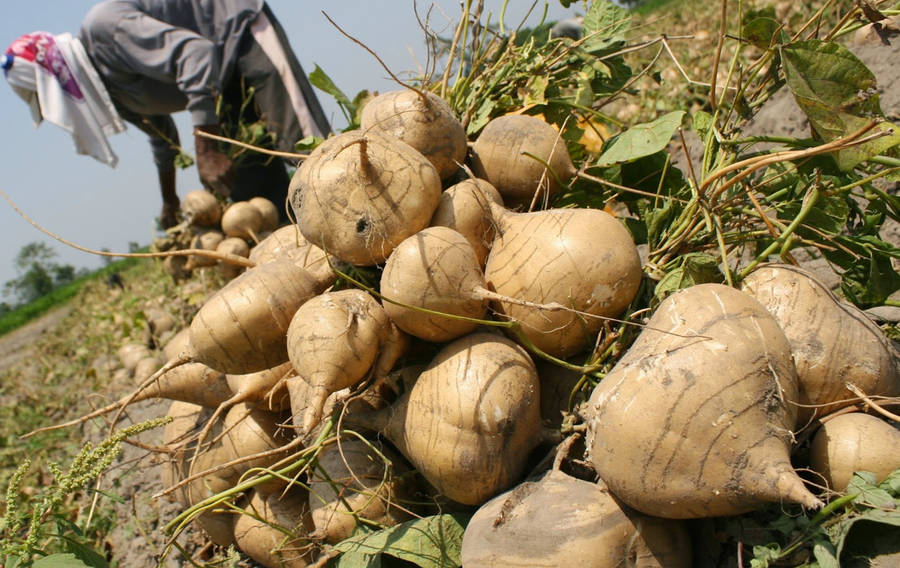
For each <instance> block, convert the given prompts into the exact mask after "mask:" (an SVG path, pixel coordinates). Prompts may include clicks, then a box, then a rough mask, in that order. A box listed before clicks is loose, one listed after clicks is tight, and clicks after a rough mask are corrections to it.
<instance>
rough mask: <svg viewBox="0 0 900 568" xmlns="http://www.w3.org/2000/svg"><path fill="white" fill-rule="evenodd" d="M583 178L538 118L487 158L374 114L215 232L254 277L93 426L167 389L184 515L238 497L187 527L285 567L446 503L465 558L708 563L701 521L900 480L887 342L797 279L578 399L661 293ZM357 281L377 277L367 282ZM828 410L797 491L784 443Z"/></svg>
mask: <svg viewBox="0 0 900 568" xmlns="http://www.w3.org/2000/svg"><path fill="white" fill-rule="evenodd" d="M575 174H576V172H575V168H574V167H573V165H572V161H571V159H570V158H569V155H568V153H567V150H566V146H565V144H564V143H563V141H562V140H561V139H560V136H559V133H558V131H557V130H556V128H555V127H553V126H551V125H549V124H547V123H546V122H544V121H542V120H540V119H539V118H536V117H532V116H527V115H507V116H503V117H499V118H496V119H494V120H493V121H491V122H490V123H489V124H488V125H487V126H486V127H485V128H484V129H483V131H482V132H481V133H480V134H479V136H478V137H477V139H476V140H475V141H474V142H473V143H472V144H471V145H470V144H469V142H468V141H467V139H466V135H465V132H464V131H463V128H462V126H461V125H460V123H459V121H458V120H457V119H456V117H454V116H453V113H452V112H451V111H450V109H449V107H448V106H447V105H446V104H445V103H444V101H442V100H441V99H440V98H438V97H436V96H435V95H433V94H430V93H427V92H419V91H416V90H412V89H405V90H400V91H396V92H390V93H386V94H382V95H380V96H378V97H376V98H375V99H373V100H372V101H371V102H369V103H367V105H366V107H365V108H364V110H363V114H362V127H361V128H360V129H359V130H354V131H349V132H344V133H342V134H339V135H336V136H333V137H331V138H329V139H328V140H326V141H325V142H324V143H323V144H321V145H320V146H319V147H318V148H317V149H316V150H315V151H313V152H312V153H311V154H310V155H309V156H308V158H306V159H305V160H304V161H303V162H302V164H301V165H300V167H299V168H298V169H297V171H296V173H295V175H294V177H293V180H292V184H291V188H290V207H291V209H292V213H293V217H294V218H295V219H296V224H292V225H289V226H286V227H282V228H279V229H277V230H274V231H272V230H271V228H270V227H265V228H261V227H260V226H259V225H256V226H254V227H253V228H251V229H249V230H246V229H233V228H229V229H228V230H226V231H224V233H225V234H226V235H229V237H231V238H236V239H238V240H240V241H242V242H246V241H247V240H248V237H249V240H250V242H251V243H252V244H253V245H254V246H252V248H250V247H249V246H248V247H247V248H248V249H249V250H248V251H247V252H246V253H245V254H244V253H240V252H239V251H237V250H236V249H232V250H231V252H232V254H242V255H243V256H246V257H247V258H248V260H249V261H250V262H249V263H248V264H252V267H250V268H246V269H244V268H243V267H235V268H234V269H233V273H231V274H230V276H229V277H230V278H233V279H231V280H229V281H228V283H227V284H226V285H224V286H223V287H222V288H221V289H220V290H219V291H218V292H217V293H216V294H215V295H213V296H212V297H211V298H210V299H209V300H208V301H207V302H206V303H205V304H204V305H203V307H202V308H201V309H200V310H199V312H198V313H197V315H196V317H194V319H193V321H192V323H191V324H190V327H189V329H186V330H184V331H183V332H182V333H179V334H177V335H176V336H175V337H174V338H173V339H172V340H171V341H170V342H169V343H168V344H167V345H166V348H165V352H166V354H167V357H168V363H167V364H166V365H165V366H163V367H162V368H161V369H160V370H159V371H158V372H156V373H154V374H153V375H151V376H150V378H149V379H147V380H146V381H145V382H144V384H143V385H142V387H141V390H140V391H139V392H140V394H136V395H132V396H129V397H127V398H125V399H123V400H122V401H119V402H118V403H116V404H114V405H111V406H110V407H108V408H106V409H101V411H98V413H100V412H109V411H112V410H121V408H122V407H123V406H124V405H125V404H127V403H129V402H131V401H133V400H136V399H138V398H147V397H162V398H168V399H172V400H173V401H174V402H173V403H172V405H171V408H170V410H169V415H170V416H172V417H173V421H172V422H171V423H170V424H169V425H168V426H167V427H166V432H165V438H166V440H165V442H166V444H167V447H168V448H169V450H170V453H169V455H170V456H171V460H170V461H169V463H168V464H167V468H166V471H165V481H166V484H167V486H168V487H170V488H171V491H169V492H168V493H170V494H172V495H174V496H175V497H176V498H178V499H179V500H181V502H183V503H184V505H185V506H187V507H190V506H194V505H196V504H197V503H200V502H202V501H203V500H204V499H208V498H209V497H211V496H213V495H216V494H221V493H223V492H228V491H229V490H232V491H233V490H234V488H235V487H238V488H239V490H238V491H233V499H232V500H231V501H230V503H231V506H228V507H225V506H223V507H217V508H211V509H206V510H203V511H202V512H200V514H199V515H197V516H196V518H195V519H194V521H195V522H196V523H197V524H199V525H200V526H201V527H202V528H203V529H204V530H205V531H206V533H207V534H208V535H209V538H210V539H211V540H212V541H213V542H215V543H216V544H219V545H222V546H227V545H231V544H236V546H237V547H238V548H239V549H240V550H242V551H243V552H244V553H246V554H247V555H249V556H250V557H252V558H254V559H255V560H256V561H257V562H259V563H260V564H262V565H264V566H267V567H269V566H291V567H294V566H306V565H307V564H311V563H314V562H316V561H317V559H319V560H321V559H323V558H327V557H328V555H329V545H333V544H335V543H338V542H340V541H341V540H343V539H345V538H347V537H349V536H350V535H352V534H353V533H354V530H355V529H356V527H357V526H367V527H370V528H372V527H375V528H377V527H383V526H390V525H393V524H396V523H399V522H403V521H405V520H408V519H410V518H412V517H414V516H415V515H421V514H428V511H435V510H441V511H454V510H462V511H466V512H473V513H474V516H473V517H472V519H471V521H470V522H469V524H468V528H467V529H466V532H465V536H464V538H463V542H462V562H463V565H465V566H466V567H467V568H469V567H477V566H524V565H536V564H539V565H542V566H563V565H565V566H572V565H574V566H578V565H585V566H619V565H636V566H691V565H692V560H691V558H692V551H691V545H690V538H689V535H688V534H687V531H686V529H685V527H684V526H683V523H682V520H683V519H691V518H702V517H712V516H729V515H738V514H743V513H746V512H748V511H753V510H755V509H758V508H760V507H763V506H764V505H766V504H768V503H779V502H780V503H795V504H799V505H802V506H803V507H805V508H808V509H817V508H820V507H822V506H823V500H826V499H827V498H828V497H829V496H830V495H833V493H831V492H840V491H842V490H843V489H845V488H846V485H847V483H848V480H849V477H850V475H851V474H852V472H854V471H858V470H866V471H871V472H874V473H876V474H877V475H878V476H879V477H883V476H885V475H887V474H888V473H889V472H891V471H893V470H894V469H896V468H898V467H900V452H897V451H896V450H897V448H898V447H900V431H898V430H897V429H896V428H895V427H893V426H892V425H891V424H890V423H889V422H888V421H886V420H884V419H883V418H882V417H880V416H878V415H874V414H868V413H863V412H853V413H849V412H846V410H847V408H848V407H850V406H851V405H852V404H853V403H855V402H856V401H857V400H858V399H857V398H855V395H853V393H851V392H850V391H849V390H848V385H851V386H852V387H853V388H856V389H858V390H859V391H861V392H863V393H865V394H866V395H868V396H870V397H876V396H897V395H900V369H898V361H897V354H896V352H895V349H894V346H893V345H892V343H891V342H890V341H889V340H888V339H887V338H886V337H885V336H884V334H883V333H882V331H881V330H880V329H879V328H878V327H877V326H876V325H874V324H873V323H872V322H871V321H870V320H869V319H868V318H867V317H866V316H865V315H864V314H863V313H862V312H861V311H859V310H858V309H857V308H855V307H854V306H852V305H849V304H848V303H845V302H843V301H841V300H840V299H838V298H837V297H836V296H835V295H833V294H832V293H831V292H830V291H829V290H828V289H827V288H826V287H824V286H823V285H822V284H821V283H820V282H818V281H817V280H816V279H815V278H814V277H813V276H811V275H810V274H808V273H806V272H805V271H804V270H802V269H800V268H797V267H794V266H788V265H764V266H761V267H760V268H758V269H757V270H755V271H754V272H753V273H751V274H750V275H749V277H747V278H746V279H744V280H743V281H742V282H741V283H740V286H739V287H729V286H726V285H723V284H701V285H696V286H692V287H690V288H686V289H684V290H680V291H678V292H675V293H672V294H671V295H670V296H668V297H667V298H666V299H665V300H664V301H662V303H661V304H660V305H659V306H658V307H656V308H655V309H654V310H653V311H652V314H650V315H646V314H645V318H644V319H641V320H634V325H636V326H639V327H640V332H639V335H638V337H637V339H636V340H635V342H634V343H633V345H632V346H631V347H630V348H629V349H628V350H627V352H626V353H624V354H623V355H621V358H620V359H619V360H618V362H617V363H616V364H615V366H614V367H613V368H612V369H611V370H610V371H609V372H608V373H607V374H606V375H605V376H604V377H603V378H602V380H600V382H599V383H598V385H597V387H596V388H595V389H594V391H593V393H592V394H591V396H590V398H589V400H587V402H586V403H584V404H582V405H581V406H580V407H578V408H576V409H570V408H569V394H570V392H571V390H572V388H573V387H574V385H575V384H576V383H577V382H578V380H579V379H580V377H581V375H582V374H583V373H584V372H585V371H584V369H581V368H579V367H578V366H577V365H570V364H567V363H565V361H567V360H572V359H573V357H578V356H581V357H582V359H584V355H583V354H584V353H590V352H591V350H593V349H595V348H596V347H597V346H596V342H597V339H598V335H599V334H600V332H601V330H602V329H603V326H604V322H607V321H609V319H610V318H619V317H621V316H622V315H623V313H624V312H625V311H626V309H627V308H628V307H629V305H630V304H631V303H632V301H633V300H634V299H635V296H636V294H638V291H639V288H640V286H641V282H642V279H644V278H645V276H644V274H643V271H642V266H641V259H640V255H639V253H638V249H637V247H636V246H635V244H634V241H633V240H632V238H631V235H630V234H629V232H628V230H627V229H626V228H625V225H624V224H623V223H621V222H620V221H619V220H617V219H616V218H615V217H613V216H612V215H610V214H609V213H607V212H605V211H602V210H597V209H586V208H566V209H546V208H545V209H542V208H541V207H542V204H544V203H547V202H548V200H549V199H551V198H552V197H553V195H554V194H555V193H556V192H557V191H559V188H560V187H562V186H564V185H565V184H566V183H568V182H569V180H571V178H572V177H573V176H574V175H575ZM198 199H199V197H198ZM186 202H188V203H190V204H191V205H190V207H194V206H195V205H193V203H194V198H191V199H190V200H186ZM213 202H215V200H213ZM232 207H234V206H232ZM526 211H530V212H526ZM200 215H201V212H200V210H199V207H198V208H197V209H196V210H192V212H191V216H192V217H197V218H199V216H200ZM251 216H253V215H251ZM221 221H222V225H223V227H224V226H225V224H226V223H225V219H221ZM213 222H218V219H217V220H216V221H213ZM240 231H244V232H240ZM264 235H267V236H264ZM226 240H227V239H223V240H222V242H223V243H224V242H226ZM257 241H258V242H257ZM194 262H197V261H196V260H195V261H194ZM354 267H358V268H364V267H376V273H377V274H378V275H379V277H380V282H379V283H378V284H377V286H373V287H371V288H369V287H364V286H363V285H362V284H360V283H358V282H355V281H352V282H353V283H352V284H351V285H348V284H347V282H348V281H350V280H349V276H347V274H350V273H352V269H353V268H354ZM238 273H239V274H238ZM339 283H340V284H341V285H339V286H336V284H339ZM376 290H377V291H376ZM560 393H561V394H562V396H559V394H560ZM563 415H566V416H567V417H568V419H569V421H570V424H569V427H568V430H567V433H569V435H568V436H566V437H565V439H564V440H563V436H562V435H561V432H562V429H561V426H560V423H561V421H562V417H563ZM829 415H833V419H827V420H826V419H824V417H826V416H829ZM814 419H816V420H817V421H818V422H816V423H817V424H818V423H819V422H821V423H822V424H823V426H822V427H821V428H820V429H819V431H818V432H817V433H816V434H815V437H814V440H813V442H812V451H811V458H810V463H809V464H808V466H809V468H810V469H811V470H812V471H813V472H814V474H812V475H808V476H807V482H806V483H805V482H804V480H803V479H801V477H800V476H799V475H798V473H797V472H796V471H795V469H794V465H793V464H792V462H791V452H792V447H793V445H794V444H795V443H796V440H795V433H796V432H797V431H798V430H799V429H801V428H804V427H806V426H807V425H808V424H810V423H812V422H813V420H814ZM572 422H574V425H573V424H572ZM312 454H314V457H313V458H312V459H309V461H308V463H307V465H305V466H304V467H302V468H295V469H293V470H290V467H289V464H290V463H292V461H291V460H295V461H296V460H298V459H300V458H298V456H301V457H302V458H304V459H305V458H306V457H308V456H310V455H312ZM804 465H806V464H804ZM285 467H288V470H290V473H289V474H279V475H272V473H271V472H273V471H287V470H284V469H283V468H285ZM809 479H813V482H812V483H810V482H809Z"/></svg>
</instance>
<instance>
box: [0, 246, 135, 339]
mask: <svg viewBox="0 0 900 568" xmlns="http://www.w3.org/2000/svg"><path fill="white" fill-rule="evenodd" d="M138 260H139V259H137V258H126V259H123V260H117V261H115V262H111V263H110V264H108V265H107V266H104V267H103V268H100V269H99V270H96V271H94V272H92V273H90V274H87V275H85V276H82V277H80V278H76V279H75V280H74V281H72V282H71V283H69V284H67V285H65V286H62V287H61V288H57V289H56V290H53V291H52V292H50V293H49V294H47V295H46V296H41V297H40V298H38V299H37V300H35V301H33V302H31V303H29V304H25V305H24V306H19V307H18V308H16V309H14V310H12V311H11V312H9V313H7V314H4V315H2V316H0V335H4V334H6V333H9V332H10V331H13V330H15V329H18V328H20V327H22V326H23V325H25V324H26V323H28V322H30V321H32V320H34V319H36V318H38V317H40V316H42V315H44V314H45V313H47V312H49V311H50V310H52V309H54V308H57V307H59V306H61V305H63V304H65V303H66V302H68V301H69V300H71V299H72V298H73V297H74V296H75V295H76V294H78V292H79V291H80V290H81V289H82V288H83V287H84V285H85V284H86V283H87V282H93V281H96V280H100V279H105V278H106V277H107V276H109V275H110V274H112V273H113V272H121V271H123V270H126V269H128V268H130V267H132V266H134V265H135V263H137V262H138Z"/></svg>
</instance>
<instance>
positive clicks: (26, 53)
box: [5, 32, 125, 167]
mask: <svg viewBox="0 0 900 568" xmlns="http://www.w3.org/2000/svg"><path fill="white" fill-rule="evenodd" d="M6 55H7V57H10V56H12V63H11V65H10V66H9V68H8V69H7V70H6V71H5V74H6V79H7V81H8V82H9V84H10V86H11V87H12V88H13V91H15V93H16V94H18V95H19V96H20V97H21V98H22V99H24V100H25V102H27V103H28V105H29V107H30V109H31V116H32V119H33V120H34V122H35V125H38V124H40V122H41V121H42V120H47V121H48V122H50V123H52V124H55V125H57V126H59V127H60V128H62V129H64V130H66V131H67V132H69V133H70V134H71V135H72V139H73V141H74V142H75V150H76V152H78V153H79V154H86V155H89V156H92V157H94V158H96V159H97V160H99V161H101V162H103V163H105V164H107V165H109V166H110V167H115V166H116V164H117V163H118V157H117V156H116V154H115V152H113V150H112V148H111V147H110V145H109V141H108V140H107V136H111V135H113V134H116V133H118V132H122V131H123V130H125V123H124V122H123V121H122V119H121V118H120V117H119V113H118V112H117V111H116V108H115V106H114V105H113V104H112V100H111V99H110V97H109V93H107V91H106V87H105V86H104V85H103V82H102V81H101V80H100V76H99V75H98V74H97V71H96V69H94V66H93V65H92V64H91V61H90V59H89V58H88V56H87V53H86V52H85V50H84V47H83V46H82V45H81V42H80V41H79V40H78V38H75V37H72V36H71V35H70V34H68V33H64V34H60V35H57V36H53V35H50V34H48V33H46V32H34V33H32V34H26V35H24V36H22V37H20V38H19V39H17V40H16V41H15V42H13V43H12V45H10V47H9V48H8V49H7V51H6Z"/></svg>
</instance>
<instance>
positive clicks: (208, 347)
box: [190, 260, 329, 375]
mask: <svg viewBox="0 0 900 568" xmlns="http://www.w3.org/2000/svg"><path fill="white" fill-rule="evenodd" d="M328 285H329V282H324V281H320V280H317V279H316V278H314V277H313V276H312V275H311V274H310V273H309V272H308V271H307V270H305V269H303V268H301V267H299V266H297V265H295V264H294V263H293V262H291V261H290V260H277V261H272V262H268V263H265V264H261V265H259V266H255V267H253V268H252V269H250V270H247V271H246V272H244V273H243V274H241V275H240V276H238V277H237V278H235V279H234V280H232V281H230V282H229V283H228V284H226V285H225V286H224V287H223V288H222V289H221V290H219V291H218V292H216V294H215V295H213V297H211V298H210V299H209V300H207V302H206V303H205V304H204V305H203V307H202V308H200V311H199V312H197V315H196V316H194V319H193V320H192V321H191V349H190V351H191V353H190V355H191V357H192V358H193V359H194V360H197V361H200V362H203V363H205V364H207V365H209V366H210V367H212V368H213V369H216V370H218V371H222V372H223V373H229V374H236V375H237V374H246V373H254V372H256V371H262V370H264V369H270V368H272V367H275V366H277V365H280V364H281V363H284V362H285V361H287V360H288V354H287V339H286V336H287V329H288V326H289V325H290V323H291V318H292V317H294V313H295V312H296V311H297V308H299V307H300V306H301V305H302V304H303V303H304V302H306V301H307V300H309V299H310V298H312V297H314V296H316V295H317V294H319V293H320V292H322V291H323V290H324V289H325V287H326V286H328Z"/></svg>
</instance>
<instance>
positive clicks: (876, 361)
mask: <svg viewBox="0 0 900 568" xmlns="http://www.w3.org/2000/svg"><path fill="white" fill-rule="evenodd" d="M741 289H742V290H743V291H744V292H746V293H748V294H750V295H751V296H753V297H754V298H756V299H757V300H759V302H760V303H761V304H763V305H764V306H765V307H766V309H768V310H769V312H771V313H772V315H773V316H774V317H775V319H776V320H777V321H778V323H779V325H780V326H781V329H783V330H784V333H785V335H786V336H787V338H788V341H790V342H791V352H792V353H793V356H794V363H795V364H796V366H797V376H798V378H799V379H800V399H799V403H800V404H801V408H800V412H799V420H800V423H801V424H804V423H806V422H807V421H808V420H809V419H810V418H811V417H812V416H824V415H826V414H828V413H830V412H833V411H835V410H837V409H838V408H841V407H844V406H847V405H849V404H852V403H853V401H854V399H853V396H852V394H851V393H850V391H849V390H847V387H846V383H852V384H854V385H855V386H856V387H857V388H859V389H860V390H862V391H863V392H865V393H866V394H869V395H881V396H898V395H900V367H898V359H897V350H896V349H895V348H894V346H893V344H892V343H891V341H890V340H889V339H888V338H887V337H886V336H885V334H884V332H882V331H881V329H879V328H878V326H877V325H875V324H874V323H873V322H872V321H871V320H870V319H869V318H868V317H867V316H866V314H864V313H863V312H862V310H860V309H859V308H857V307H856V306H854V305H852V304H850V303H848V302H846V301H843V300H841V299H840V298H838V297H837V296H835V295H834V294H833V293H832V292H831V291H830V290H829V289H828V288H827V287H826V286H825V285H824V284H822V282H820V281H819V280H818V279H817V278H816V277H815V276H813V275H812V274H811V273H809V272H808V271H806V270H804V269H802V268H798V267H796V266H790V265H784V264H775V265H764V266H761V267H759V268H757V269H756V270H754V271H753V272H751V273H750V275H749V276H747V277H746V278H745V279H744V280H743V281H742V282H741Z"/></svg>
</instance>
